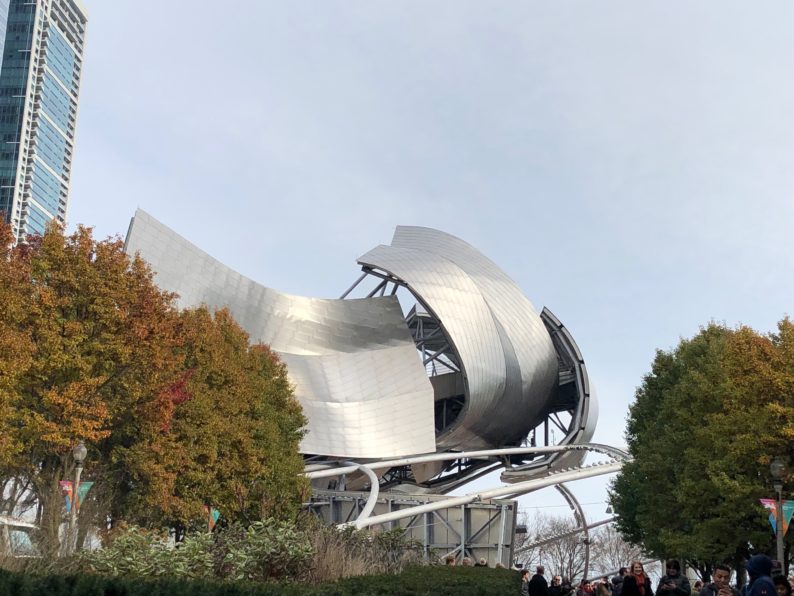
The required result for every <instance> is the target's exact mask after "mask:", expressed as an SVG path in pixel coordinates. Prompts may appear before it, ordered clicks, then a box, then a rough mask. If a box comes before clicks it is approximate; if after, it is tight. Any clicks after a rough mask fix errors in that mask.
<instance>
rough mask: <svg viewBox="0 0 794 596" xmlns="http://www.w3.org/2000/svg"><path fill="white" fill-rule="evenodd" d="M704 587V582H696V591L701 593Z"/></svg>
mask: <svg viewBox="0 0 794 596" xmlns="http://www.w3.org/2000/svg"><path fill="white" fill-rule="evenodd" d="M702 587H703V582H702V581H700V580H697V581H696V582H695V589H696V590H697V591H698V592H700V589H701V588H702Z"/></svg>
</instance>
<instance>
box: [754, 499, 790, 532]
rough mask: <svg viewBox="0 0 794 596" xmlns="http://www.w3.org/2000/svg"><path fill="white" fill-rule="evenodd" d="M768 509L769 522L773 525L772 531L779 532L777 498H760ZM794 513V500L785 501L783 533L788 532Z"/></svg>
mask: <svg viewBox="0 0 794 596" xmlns="http://www.w3.org/2000/svg"><path fill="white" fill-rule="evenodd" d="M759 501H761V505H763V506H764V507H765V508H766V509H767V511H769V523H770V524H771V525H772V531H773V532H774V533H775V534H777V500H776V499H759ZM792 515H794V501H783V534H784V535H785V533H786V532H788V526H789V523H790V522H791V517H792Z"/></svg>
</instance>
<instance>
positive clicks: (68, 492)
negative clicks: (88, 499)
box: [58, 480, 94, 513]
mask: <svg viewBox="0 0 794 596" xmlns="http://www.w3.org/2000/svg"><path fill="white" fill-rule="evenodd" d="M58 484H60V485H61V490H62V491H63V496H64V497H66V513H71V512H72V500H73V499H74V490H73V489H74V487H73V484H72V481H71V480H61V481H60V482H59V483H58ZM92 486H94V483H93V482H81V483H80V486H79V487H78V488H77V511H78V512H79V511H80V503H82V502H83V500H84V499H85V496H86V495H87V494H88V491H89V490H91V487H92Z"/></svg>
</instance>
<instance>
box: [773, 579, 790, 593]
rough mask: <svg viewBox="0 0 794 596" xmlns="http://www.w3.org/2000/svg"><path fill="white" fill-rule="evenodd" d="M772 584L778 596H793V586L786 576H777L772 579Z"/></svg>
mask: <svg viewBox="0 0 794 596" xmlns="http://www.w3.org/2000/svg"><path fill="white" fill-rule="evenodd" d="M772 583H774V584H775V590H777V596H791V584H790V583H788V579H787V578H786V576H785V575H776V576H775V577H773V578H772Z"/></svg>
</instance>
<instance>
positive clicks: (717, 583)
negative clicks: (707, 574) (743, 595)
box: [699, 565, 739, 596]
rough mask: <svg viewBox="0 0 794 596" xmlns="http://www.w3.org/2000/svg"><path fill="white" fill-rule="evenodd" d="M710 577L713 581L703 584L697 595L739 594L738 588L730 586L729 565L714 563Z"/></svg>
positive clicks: (736, 595)
mask: <svg viewBox="0 0 794 596" xmlns="http://www.w3.org/2000/svg"><path fill="white" fill-rule="evenodd" d="M711 577H712V578H713V579H714V581H713V582H711V583H710V584H706V585H705V586H703V588H701V590H700V595H699V596H739V590H737V589H736V588H732V587H731V568H730V567H728V566H727V565H716V566H715V567H714V573H712V574H711Z"/></svg>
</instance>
